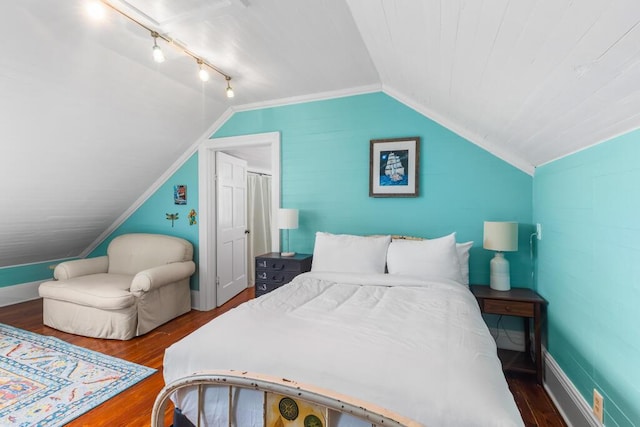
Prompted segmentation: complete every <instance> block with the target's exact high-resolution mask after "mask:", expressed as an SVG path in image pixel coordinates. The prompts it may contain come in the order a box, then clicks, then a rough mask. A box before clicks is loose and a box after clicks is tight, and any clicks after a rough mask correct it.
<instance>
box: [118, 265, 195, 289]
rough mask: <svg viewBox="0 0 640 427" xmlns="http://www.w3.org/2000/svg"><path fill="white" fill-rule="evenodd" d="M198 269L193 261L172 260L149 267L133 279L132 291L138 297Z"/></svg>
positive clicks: (186, 276) (189, 274) (187, 275)
mask: <svg viewBox="0 0 640 427" xmlns="http://www.w3.org/2000/svg"><path fill="white" fill-rule="evenodd" d="M195 271H196V264H195V263H194V262H193V261H184V262H172V263H171V264H166V265H161V266H158V267H153V268H149V269H147V270H144V271H141V272H140V273H138V274H136V275H135V276H134V277H133V280H132V281H131V289H130V290H131V293H133V294H134V295H135V296H136V297H138V296H140V295H142V294H143V293H145V292H149V291H150V290H151V289H154V288H160V287H162V286H165V285H168V284H169V283H174V282H177V281H179V280H183V279H186V278H188V277H190V276H191V275H192V274H193V273H194V272H195Z"/></svg>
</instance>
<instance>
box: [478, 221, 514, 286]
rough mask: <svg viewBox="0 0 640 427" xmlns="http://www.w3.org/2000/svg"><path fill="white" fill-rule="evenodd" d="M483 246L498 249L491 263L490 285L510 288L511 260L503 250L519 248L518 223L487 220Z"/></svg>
mask: <svg viewBox="0 0 640 427" xmlns="http://www.w3.org/2000/svg"><path fill="white" fill-rule="evenodd" d="M482 247H483V248H485V249H489V250H491V251H496V254H495V256H494V257H493V259H491V263H490V264H489V275H490V277H489V286H491V289H495V290H496V291H508V290H510V289H511V275H510V272H509V261H508V260H507V259H506V258H505V257H504V254H503V252H514V251H517V250H518V223H517V222H492V221H485V223H484V239H483V242H482Z"/></svg>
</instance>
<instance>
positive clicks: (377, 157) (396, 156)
mask: <svg viewBox="0 0 640 427" xmlns="http://www.w3.org/2000/svg"><path fill="white" fill-rule="evenodd" d="M419 160H420V137H418V136H414V137H410V138H392V139H372V140H371V143H370V150H369V197H417V196H418V171H419Z"/></svg>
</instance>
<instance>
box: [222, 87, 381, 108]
mask: <svg viewBox="0 0 640 427" xmlns="http://www.w3.org/2000/svg"><path fill="white" fill-rule="evenodd" d="M381 91H382V86H381V85H380V84H377V83H376V84H372V85H368V86H358V87H354V88H349V89H340V90H333V91H329V92H320V93H314V94H311V95H301V96H292V97H289V98H280V99H274V100H270V101H262V102H255V103H251V104H243V105H238V106H234V107H231V109H232V110H233V112H242V111H251V110H260V109H262V108H273V107H283V106H285V105H294V104H304V103H307V102H316V101H324V100H328V99H337V98H346V97H348V96H355V95H365V94H368V93H376V92H381Z"/></svg>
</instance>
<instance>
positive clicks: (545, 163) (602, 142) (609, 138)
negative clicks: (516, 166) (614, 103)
mask: <svg viewBox="0 0 640 427" xmlns="http://www.w3.org/2000/svg"><path fill="white" fill-rule="evenodd" d="M637 130H640V126H636V127H633V128H631V129H629V130H626V131H622V132H618V133H616V134H613V135H612V136H608V137H607V139H601V140H600V141H596V142H594V143H592V144H589V145H587V146H585V147H580V148H578V149H577V150H573V151H571V152H569V153H566V154H563V155H562V156H558V157H556V158H553V159H551V160H547V161H545V162H542V163H540V164H539V165H537V166H536V168H539V167H540V166H545V165H548V164H549V163H553V162H555V161H556V160H560V159H564V158H565V157H569V156H573V155H574V154H577V153H579V152H581V151H585V150H589V149H590V148H593V147H595V146H596V145H600V144H604V143H605V142H609V141H613V140H614V139H616V138H620V137H621V136H624V135H627V134H630V133H632V132H635V131H637Z"/></svg>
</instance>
